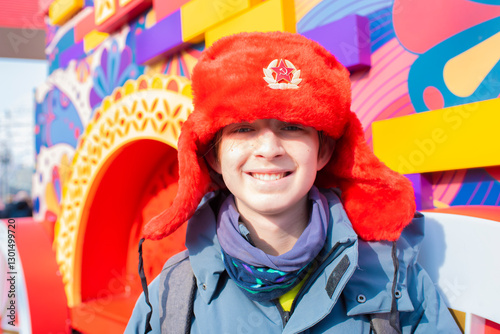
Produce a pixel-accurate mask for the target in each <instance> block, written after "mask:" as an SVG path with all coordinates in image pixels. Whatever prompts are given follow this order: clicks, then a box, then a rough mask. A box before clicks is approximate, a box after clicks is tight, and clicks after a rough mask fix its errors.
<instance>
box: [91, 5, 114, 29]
mask: <svg viewBox="0 0 500 334" xmlns="http://www.w3.org/2000/svg"><path fill="white" fill-rule="evenodd" d="M94 8H95V24H96V25H100V24H101V23H103V22H104V21H106V20H107V19H109V18H110V17H111V16H113V15H114V14H115V12H116V4H115V0H94Z"/></svg>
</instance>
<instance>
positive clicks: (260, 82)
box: [144, 32, 415, 241]
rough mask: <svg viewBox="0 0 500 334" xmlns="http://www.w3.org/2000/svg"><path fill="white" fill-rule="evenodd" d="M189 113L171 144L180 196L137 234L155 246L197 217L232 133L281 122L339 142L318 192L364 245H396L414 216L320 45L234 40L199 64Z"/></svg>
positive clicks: (295, 39) (281, 36)
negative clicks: (220, 143) (214, 160)
mask: <svg viewBox="0 0 500 334" xmlns="http://www.w3.org/2000/svg"><path fill="white" fill-rule="evenodd" d="M192 88H193V95H194V98H193V104H194V111H193V113H192V114H191V115H190V116H189V117H188V119H187V120H186V122H185V123H184V124H183V126H182V131H181V134H180V137H179V144H178V159H179V181H178V182H179V188H178V193H177V196H176V197H175V199H174V202H173V204H172V206H171V207H170V208H168V209H167V210H165V211H164V212H163V213H161V214H160V215H158V216H156V217H155V218H153V219H152V220H151V221H150V222H149V223H148V224H147V225H146V226H145V228H144V237H146V238H149V239H161V238H163V237H165V236H167V235H169V234H171V233H172V232H173V231H175V230H176V229H177V228H178V227H179V226H180V225H182V224H184V222H186V221H187V220H188V219H189V218H191V216H192V215H193V214H194V212H195V210H196V208H197V206H198V204H199V203H200V200H201V199H202V197H203V196H204V195H205V194H206V193H207V192H209V191H210V190H214V189H216V188H217V187H218V186H217V185H216V183H214V182H213V181H212V180H211V178H210V175H209V169H208V168H209V167H208V165H207V163H206V161H205V159H204V155H205V154H206V152H207V151H208V150H209V149H210V144H211V143H212V140H213V138H214V136H215V134H216V133H217V132H218V131H219V130H221V129H222V128H224V127H225V126H226V125H228V124H231V123H239V122H242V121H246V122H252V121H254V120H257V119H278V120H281V121H284V122H290V123H296V124H303V125H306V126H311V127H313V128H315V129H316V130H318V131H323V132H324V133H325V134H326V135H328V136H330V137H331V138H333V139H335V140H336V146H335V151H334V153H333V155H332V158H331V160H330V161H329V163H328V164H327V165H326V166H325V167H324V168H323V169H322V170H321V171H319V172H318V175H317V178H316V182H315V184H316V185H317V186H318V187H323V188H332V187H338V188H340V190H341V191H342V202H343V205H344V207H345V210H346V212H347V215H348V217H349V219H350V220H351V222H352V225H353V227H354V230H355V231H356V232H357V233H358V235H359V236H360V237H361V238H362V239H364V240H390V241H393V240H396V239H397V238H399V235H400V234H401V231H402V230H403V228H404V227H405V226H406V225H407V224H408V223H409V222H410V221H411V219H412V218H413V214H414V212H415V199H414V194H413V188H412V185H411V183H410V181H409V180H408V179H406V178H405V177H404V176H402V175H400V174H398V173H396V172H394V171H392V170H391V169H389V168H388V167H386V166H385V165H384V164H383V163H382V162H380V161H379V159H378V158H377V157H375V155H374V154H373V152H372V151H371V149H370V148H369V147H368V146H367V144H366V142H365V139H364V135H363V129H362V127H361V123H360V122H359V120H358V118H357V117H356V115H355V114H354V113H353V112H352V111H351V110H350V107H351V84H350V80H349V72H348V71H347V70H346V69H345V68H344V66H342V65H341V64H340V63H339V62H338V61H337V60H336V59H335V57H334V56H332V55H331V54H330V53H329V52H328V51H327V50H325V49H324V48H323V47H322V46H321V45H319V44H318V43H316V42H314V41H311V40H309V39H307V38H305V37H304V36H301V35H299V34H291V33H280V32H272V33H241V34H237V35H233V36H229V37H224V38H222V39H220V40H219V41H217V42H216V43H214V44H213V45H212V46H211V47H209V48H207V49H206V50H205V51H204V52H203V54H202V55H201V57H200V59H199V62H198V64H197V65H196V66H195V68H194V70H193V76H192Z"/></svg>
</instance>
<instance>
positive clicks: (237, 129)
mask: <svg viewBox="0 0 500 334" xmlns="http://www.w3.org/2000/svg"><path fill="white" fill-rule="evenodd" d="M250 131H252V129H251V128H247V127H241V128H236V129H234V130H233V132H234V133H244V132H250Z"/></svg>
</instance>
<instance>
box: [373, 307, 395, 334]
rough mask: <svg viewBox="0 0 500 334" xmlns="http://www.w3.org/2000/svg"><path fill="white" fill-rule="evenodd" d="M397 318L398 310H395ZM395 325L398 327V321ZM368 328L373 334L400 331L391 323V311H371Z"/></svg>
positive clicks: (389, 333)
mask: <svg viewBox="0 0 500 334" xmlns="http://www.w3.org/2000/svg"><path fill="white" fill-rule="evenodd" d="M396 313H397V318H398V320H399V312H398V311H396ZM396 326H397V327H398V328H399V326H400V325H399V321H398V322H397V324H396ZM370 329H371V332H372V333H373V334H396V333H398V334H399V333H401V331H400V330H396V329H395V328H394V327H392V325H391V313H372V314H370Z"/></svg>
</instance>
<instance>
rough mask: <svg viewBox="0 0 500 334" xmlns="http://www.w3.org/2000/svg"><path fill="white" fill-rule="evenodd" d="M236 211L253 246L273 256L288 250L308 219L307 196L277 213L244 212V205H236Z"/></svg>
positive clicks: (302, 230)
mask: <svg viewBox="0 0 500 334" xmlns="http://www.w3.org/2000/svg"><path fill="white" fill-rule="evenodd" d="M237 202H238V201H237V200H236V206H237V207H238V203H237ZM238 211H239V213H240V217H241V219H242V221H243V223H245V226H246V227H247V229H248V231H249V232H250V236H251V239H252V242H253V243H254V244H255V247H257V248H259V249H260V250H262V251H263V252H264V253H266V254H269V255H273V256H278V255H281V254H284V253H286V252H288V251H290V250H291V249H292V248H293V246H294V245H295V243H296V242H297V239H298V238H299V237H300V236H301V234H302V232H304V229H305V228H306V226H307V223H308V221H309V206H308V200H307V196H306V197H305V198H304V199H303V201H302V202H301V203H298V204H297V205H295V206H294V207H293V208H290V209H288V210H286V211H285V212H284V213H282V214H279V215H272V216H269V215H262V214H259V213H257V212H253V211H252V212H246V211H245V209H244V207H238Z"/></svg>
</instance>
